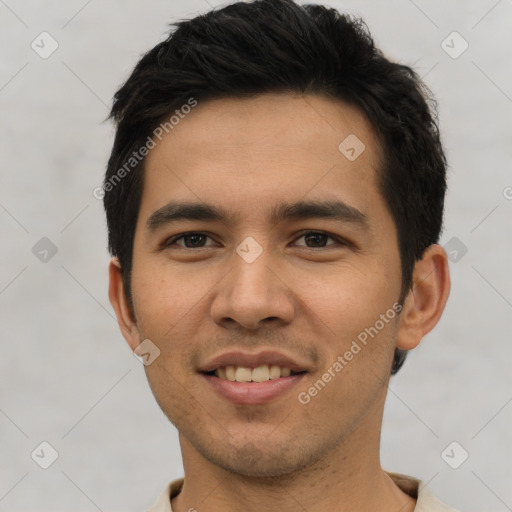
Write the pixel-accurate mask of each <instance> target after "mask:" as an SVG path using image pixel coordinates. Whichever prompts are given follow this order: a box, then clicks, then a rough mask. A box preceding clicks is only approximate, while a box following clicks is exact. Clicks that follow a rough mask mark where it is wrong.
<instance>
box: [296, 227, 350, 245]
mask: <svg viewBox="0 0 512 512" xmlns="http://www.w3.org/2000/svg"><path fill="white" fill-rule="evenodd" d="M301 238H304V240H305V241H306V245H302V244H298V245H299V246H302V247H308V248H311V249H314V248H319V249H321V248H322V247H329V246H332V245H347V243H346V242H344V241H343V240H342V239H340V238H338V237H335V236H333V235H329V234H328V233H324V232H323V231H307V232H306V233H302V235H301V236H300V237H299V238H297V240H299V239H301ZM329 238H330V239H331V240H334V242H336V243H335V244H329V245H325V243H326V242H327V240H328V239H329ZM308 243H310V244H313V245H312V246H311V245H307V244H308Z"/></svg>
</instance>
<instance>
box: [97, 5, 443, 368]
mask: <svg viewBox="0 0 512 512" xmlns="http://www.w3.org/2000/svg"><path fill="white" fill-rule="evenodd" d="M171 27H173V28H172V29H171V32H170V34H169V36H168V37H167V39H165V40H164V41H162V42H161V43H159V44H157V45H156V46H155V47H154V48H153V49H151V50H150V51H149V52H147V53H146V54H145V55H144V56H143V57H142V58H141V59H140V61H139V62H138V63H137V65H136V67H135V69H134V70H133V72H132V74H131V75H130V77H129V78H128V80H127V81H126V82H125V83H124V85H123V86H122V87H121V88H120V89H119V90H118V91H117V92H116V94H115V96H114V102H113V106H112V110H111V112H110V118H111V119H113V120H114V121H115V123H116V128H117V129H116V135H115V140H114V144H113V148H112V153H111V155H110V158H109V161H108V165H107V170H106V174H105V180H104V183H103V190H104V198H103V200H104V206H105V210H106V216H107V226H108V237H109V238H108V244H109V250H110V252H111V254H112V255H113V256H117V257H118V259H119V262H120V264H121V271H122V276H123V282H124V285H125V289H126V291H127V296H128V299H129V301H130V304H131V305H132V306H133V303H132V301H131V287H130V281H131V268H132V257H133V240H134V236H135V226H136V223H137V218H138V213H139V207H140V202H141V196H142V190H143V175H144V161H145V160H144V158H143V157H141V155H140V149H141V148H142V147H144V146H146V145H148V143H149V142H150V141H151V140H152V135H153V131H154V130H155V129H156V128H157V127H158V126H159V124H160V123H162V121H163V120H166V119H169V116H170V115H171V114H172V113H173V112H175V111H176V110H179V109H181V108H182V106H183V105H187V104H190V101H191V99H193V101H196V102H197V101H200V102H202V101H206V100H208V99H217V98H222V97H230V98H243V97H249V96H253V95H257V94H263V93H270V92H290V93H301V94H320V95H324V96H327V97H329V98H333V99H339V100H343V101H345V102H347V103H349V104H351V105H354V106H356V107H358V108H359V109H360V111H362V112H363V113H364V115H365V116H366V117H367V119H368V120H369V121H370V123H371V125H372V127H373V129H374V131H375V133H376V134H377V138H378V140H379V143H380V146H381V148H382V155H383V157H382V162H381V164H380V169H378V180H379V189H380V191H381V193H382V195H383V197H384V199H385V201H386V204H387V206H388V207H389V210H390V212H391V214H392V217H393V219H394V222H395V224H396V228H397V233H398V244H399V250H400V259H401V269H402V293H401V297H400V301H403V300H404V298H405V296H406V294H407V292H408V291H409V290H410V288H411V286H412V273H413V269H414V264H415V262H416V261H417V260H419V259H421V257H422V256H423V254H424V252H425V250H426V248H427V247H429V246H430V245H431V244H434V243H436V242H437V241H438V240H439V237H440V234H441V229H442V219H443V207H444V196H445V191H446V167H447V163H446V158H445V155H444V152H443V148H442V145H441V141H440V136H439V128H438V119H437V105H436V102H435V100H434V99H433V97H432V93H431V92H430V90H429V89H428V88H427V87H426V85H425V84H424V83H423V82H422V80H421V79H420V77H419V76H418V75H417V73H416V72H415V71H414V70H413V69H412V68H411V67H408V66H406V65H403V64H400V63H396V62H392V61H390V60H388V59H387V58H386V57H385V56H384V55H383V53H382V52H381V50H379V49H378V48H376V47H375V45H374V41H373V39H372V36H371V34H370V32H369V30H368V28H367V26H366V24H365V23H364V21H363V20H362V19H360V18H358V17H355V16H352V15H348V14H341V13H340V12H338V11H337V10H335V9H332V8H328V7H326V6H322V5H302V6H301V5H298V4H296V3H295V2H293V1H292V0H257V1H254V2H251V3H246V2H238V3H234V4H231V5H228V6H226V7H224V8H222V9H218V10H212V11H209V12H207V13H205V14H202V15H199V16H197V17H195V18H193V19H189V20H182V21H179V22H177V23H174V24H172V25H171ZM168 124H169V123H168ZM340 142H341V141H340ZM134 155H135V156H134ZM135 157H136V158H135ZM127 162H131V164H130V165H128V166H127ZM405 356H406V351H404V350H400V349H396V351H395V357H394V361H393V366H392V369H391V373H396V372H397V371H398V369H399V368H400V367H401V366H402V364H403V362H404V360H405Z"/></svg>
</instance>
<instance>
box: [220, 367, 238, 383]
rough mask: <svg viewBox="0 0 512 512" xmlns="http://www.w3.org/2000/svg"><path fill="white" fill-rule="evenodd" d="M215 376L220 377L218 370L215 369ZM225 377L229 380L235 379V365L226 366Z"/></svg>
mask: <svg viewBox="0 0 512 512" xmlns="http://www.w3.org/2000/svg"><path fill="white" fill-rule="evenodd" d="M217 377H221V376H220V375H219V371H218V370H217ZM221 378H222V377H221ZM226 379H228V380H231V381H234V380H235V367H234V366H226Z"/></svg>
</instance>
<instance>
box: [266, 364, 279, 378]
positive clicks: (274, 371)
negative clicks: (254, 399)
mask: <svg viewBox="0 0 512 512" xmlns="http://www.w3.org/2000/svg"><path fill="white" fill-rule="evenodd" d="M269 371H270V378H271V379H279V377H281V368H280V367H279V366H277V364H273V365H272V366H271V367H270V370H269Z"/></svg>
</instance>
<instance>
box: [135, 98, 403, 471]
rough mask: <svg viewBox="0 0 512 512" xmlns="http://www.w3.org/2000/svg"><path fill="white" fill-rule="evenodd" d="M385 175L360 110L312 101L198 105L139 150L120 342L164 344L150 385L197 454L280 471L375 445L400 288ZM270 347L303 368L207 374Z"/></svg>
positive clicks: (240, 467)
mask: <svg viewBox="0 0 512 512" xmlns="http://www.w3.org/2000/svg"><path fill="white" fill-rule="evenodd" d="M354 136H356V137H357V139H359V142H358V141H357V139H355V138H354ZM347 137H350V138H349V139H347V141H346V142H345V143H344V144H342V145H341V149H340V147H339V146H340V143H342V142H343V141H344V140H345V139H346V138H347ZM361 143H362V144H364V151H362V152H360V151H361V149H362V148H363V146H362V145H361ZM351 148H352V149H351ZM359 153H360V154H359ZM378 166H379V150H378V143H377V140H376V137H375V136H374V134H373V132H372V129H371V126H370V124H369V123H368V122H367V120H366V119H365V118H364V116H363V115H362V114H361V113H360V112H359V111H358V110H357V109H356V108H354V107H352V106H349V105H347V104H344V103H343V102H340V101H335V100H333V99H328V98H325V97H321V96H313V95H308V96H292V95H288V94H265V95H260V96H258V97H254V98H251V99H243V100H240V99H222V100H213V101H209V102H205V103H204V104H201V103H199V104H198V106H197V107H195V108H194V110H193V111H192V112H191V113H190V114H188V115H187V116H186V117H185V118H184V119H182V120H181V121H180V123H179V125H177V126H175V127H174V129H173V130H172V131H171V132H170V133H169V134H167V135H165V137H164V138H163V139H162V141H161V142H159V143H158V145H157V146H156V147H155V148H154V149H152V150H151V151H150V153H149V154H148V156H147V159H146V167H145V176H144V191H143V196H142V202H141V206H140V213H139V217H138V221H137V226H136V234H135V240H134V253H133V270H132V282H131V284H132V294H133V303H134V313H135V317H136V332H137V337H138V339H137V340H131V341H130V343H131V344H132V345H133V346H132V348H135V345H136V344H137V343H138V342H140V341H142V340H145V339H149V340H151V342H152V343H153V344H154V345H156V347H158V349H159V350H160V355H159V356H158V357H157V358H156V359H155V360H154V362H152V363H151V364H149V365H148V366H146V367H145V369H146V373H147V378H148V380H149V383H150V386H151V389H152V391H153V393H154V395H155V397H156V400H157V401H158V403H159V405H160V407H161V408H162V410H163V411H164V413H165V414H166V415H167V417H168V418H169V419H170V420H171V421H172V423H173V424H174V425H175V426H176V427H177V429H178V430H179V432H180V436H181V438H182V440H183V441H184V442H185V443H186V444H187V445H188V446H189V449H190V450H193V451H194V452H195V454H196V456H197V457H200V458H202V459H203V460H205V461H208V463H212V464H215V465H217V466H220V467H222V468H225V469H227V470H229V471H233V472H236V473H239V474H243V475H252V476H277V475H284V474H287V473H291V472H294V471H299V470H301V469H304V468H306V467H307V466H308V465H311V464H314V463H315V462H318V461H320V460H321V459H322V458H323V457H324V456H325V455H326V454H327V453H329V452H330V451H332V450H334V449H337V448H339V447H340V446H343V445H345V446H346V445H347V444H348V443H349V442H350V443H351V446H353V447H354V449H356V448H357V446H358V443H359V445H360V446H363V444H364V443H363V441H364V440H365V439H366V441H367V439H368V437H369V436H370V437H371V436H373V437H378V434H379V432H380V419H381V413H382V407H383V403H384V397H385V390H386V384H387V381H388V378H389V373H390V368H391V363H392V359H393V353H394V349H395V343H396V337H397V331H398V329H399V320H398V316H397V314H396V313H397V306H396V304H397V300H398V298H399V296H400V288H401V272H400V255H399V251H398V241H397V233H396V228H395V224H394V222H393V219H392V217H391V215H390V213H389V211H388V209H387V207H386V205H385V201H384V199H383V197H382V196H381V193H380V191H379V188H378V186H377V169H378ZM185 203H187V204H190V205H191V206H205V205H208V207H209V209H208V210H205V209H204V208H203V210H201V211H198V209H197V208H196V210H194V208H189V209H188V210H183V209H181V210H180V209H179V208H178V206H180V205H181V206H183V204H185ZM193 210H194V211H195V215H187V211H188V213H189V214H190V213H191V212H192V211H193ZM213 213H217V215H213ZM278 214H279V215H278ZM328 214H329V215H328ZM189 217H192V218H189ZM185 233H186V235H185V236H183V235H184V234H185ZM365 334H366V336H365ZM363 340H365V343H363ZM354 343H355V344H354ZM357 347H358V348H357ZM268 351H272V352H274V353H275V352H277V353H278V354H279V355H278V356H276V354H274V357H283V358H286V359H287V360H290V361H293V362H294V363H295V364H296V365H297V366H296V371H297V372H300V371H302V372H305V373H300V375H297V376H294V375H290V377H286V370H284V371H282V373H281V374H280V375H282V377H279V378H278V379H277V378H275V379H272V380H270V381H267V382H261V383H256V382H248V383H240V384H237V383H236V382H235V383H231V382H227V381H226V380H225V379H222V378H219V377H217V376H212V375H206V374H205V373H202V371H207V370H210V371H211V370H212V366H213V367H216V366H219V365H220V367H221V370H220V372H221V375H222V371H223V370H222V368H223V366H225V362H226V361H224V362H222V361H221V362H220V363H218V364H217V363H215V361H214V359H216V358H218V357H219V356H222V355H223V354H227V353H233V352H237V353H243V354H245V355H247V356H249V359H248V361H249V363H247V362H245V363H244V364H241V365H240V366H243V367H251V366H252V367H255V366H265V365H264V364H260V363H262V362H264V361H267V359H268V360H269V361H270V359H269V358H268V357H267V359H265V357H263V359H262V360H259V359H258V360H257V359H255V358H253V359H251V356H255V355H260V354H261V353H263V352H267V355H268ZM350 354H351V355H350ZM233 357H234V358H235V359H236V356H233ZM237 360H239V361H241V362H242V363H243V362H244V361H245V360H244V359H240V357H238V359H237ZM273 361H277V360H273ZM251 363H254V364H251ZM336 363H338V364H336ZM286 364H288V363H287V362H286V361H285V362H282V363H281V364H280V365H278V366H284V365H286ZM292 364H293V363H292V362H290V364H288V366H291V365H292ZM340 366H341V368H340ZM259 371H260V370H259ZM261 371H262V372H263V374H265V369H263V370H261ZM274 371H276V370H274ZM244 372H245V370H242V371H241V373H240V372H237V374H236V375H237V378H238V377H240V378H241V379H243V378H244V377H243V375H247V373H246V372H245V373H244ZM249 375H251V374H250V373H249ZM252 376H253V377H254V374H253V375H252ZM222 381H223V382H222ZM237 386H238V387H237ZM250 386H255V387H254V390H255V391H251V389H250V388H249V387H250ZM298 446H300V449H297V447H298Z"/></svg>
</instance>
